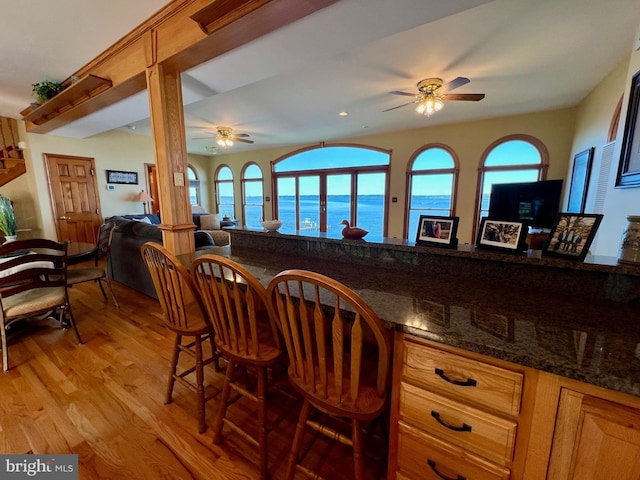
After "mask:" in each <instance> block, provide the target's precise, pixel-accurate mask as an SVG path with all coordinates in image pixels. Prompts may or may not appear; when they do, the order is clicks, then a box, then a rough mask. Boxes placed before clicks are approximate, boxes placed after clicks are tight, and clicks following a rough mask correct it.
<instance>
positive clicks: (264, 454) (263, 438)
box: [257, 367, 269, 480]
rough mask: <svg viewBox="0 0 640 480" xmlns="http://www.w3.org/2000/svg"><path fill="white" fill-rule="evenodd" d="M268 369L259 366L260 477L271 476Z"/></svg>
mask: <svg viewBox="0 0 640 480" xmlns="http://www.w3.org/2000/svg"><path fill="white" fill-rule="evenodd" d="M266 377H267V369H266V367H259V368H258V390H257V393H258V395H257V398H258V444H259V445H260V479H261V480H267V479H268V478H269V470H268V459H269V455H268V447H267V378H266Z"/></svg>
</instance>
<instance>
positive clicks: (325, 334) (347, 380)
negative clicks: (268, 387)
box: [267, 270, 391, 480]
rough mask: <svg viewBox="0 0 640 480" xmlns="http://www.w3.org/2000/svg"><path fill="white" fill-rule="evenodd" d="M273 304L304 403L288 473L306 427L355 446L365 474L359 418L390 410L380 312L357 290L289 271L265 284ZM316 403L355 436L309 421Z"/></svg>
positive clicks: (295, 465)
mask: <svg viewBox="0 0 640 480" xmlns="http://www.w3.org/2000/svg"><path fill="white" fill-rule="evenodd" d="M267 308H268V310H269V313H270V315H271V316H272V318H274V319H276V321H277V324H278V326H279V327H280V329H281V331H282V336H283V338H284V342H285V346H286V350H287V354H288V356H289V368H288V375H289V380H290V381H291V384H292V385H293V387H294V388H295V389H296V390H297V391H298V392H300V394H302V396H303V397H304V403H303V405H302V409H301V411H300V416H299V418H298V424H297V427H296V432H295V435H294V438H293V445H292V447H291V454H290V456H289V464H288V467H287V474H286V477H285V478H286V479H288V480H292V479H293V477H294V475H295V473H296V470H298V469H301V470H302V471H304V472H305V473H306V474H307V475H310V476H312V477H313V478H317V475H315V474H314V473H313V472H311V471H309V469H308V468H306V467H304V466H302V465H300V462H301V461H302V459H301V458H299V455H300V447H301V445H302V439H303V434H304V430H305V428H306V427H310V428H312V429H314V430H316V431H317V432H320V433H322V434H324V435H326V436H327V437H329V438H332V439H335V440H338V441H340V442H341V443H344V444H346V445H350V446H352V448H353V464H354V478H355V479H356V480H361V479H364V462H363V458H362V435H361V432H362V430H361V422H365V421H369V420H373V419H375V418H376V417H378V416H379V415H380V414H381V413H382V412H383V410H384V408H385V403H386V399H387V393H388V390H389V386H390V385H389V377H390V376H389V373H390V372H389V370H390V368H389V358H390V351H391V336H390V333H389V332H388V331H387V329H386V328H385V327H384V325H383V324H382V322H381V321H380V319H379V318H378V316H377V315H376V314H375V312H374V311H373V310H372V309H371V308H370V307H369V306H368V305H367V304H366V303H365V302H364V301H363V300H362V299H361V298H360V297H359V296H358V295H357V294H356V293H354V292H353V291H352V290H350V289H349V288H348V287H346V286H345V285H343V284H341V283H340V282H338V281H336V280H333V279H331V278H329V277H326V276H324V275H320V274H318V273H314V272H309V271H304V270H287V271H284V272H281V273H280V274H278V275H276V276H275V277H274V278H273V279H272V280H271V282H270V283H269V286H268V287H267ZM311 408H314V409H316V410H319V411H320V412H323V413H325V414H328V415H329V416H334V417H338V418H342V419H347V420H349V421H350V423H351V436H350V437H349V436H348V435H344V434H343V433H340V432H339V431H337V430H336V429H334V428H332V427H330V426H329V425H327V424H323V423H321V422H319V421H312V420H310V419H309V414H310V411H311Z"/></svg>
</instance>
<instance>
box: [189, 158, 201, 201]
mask: <svg viewBox="0 0 640 480" xmlns="http://www.w3.org/2000/svg"><path fill="white" fill-rule="evenodd" d="M187 178H188V179H189V203H191V205H202V203H201V201H202V198H201V196H200V180H199V178H198V172H197V171H196V169H195V168H193V167H192V166H191V165H187Z"/></svg>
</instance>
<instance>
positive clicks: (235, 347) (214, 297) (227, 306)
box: [191, 255, 282, 480]
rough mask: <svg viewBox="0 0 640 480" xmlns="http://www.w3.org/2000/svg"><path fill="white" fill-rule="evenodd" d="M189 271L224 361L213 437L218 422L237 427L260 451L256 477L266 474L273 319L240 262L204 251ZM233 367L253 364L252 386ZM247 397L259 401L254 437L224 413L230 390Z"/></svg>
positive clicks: (217, 437)
mask: <svg viewBox="0 0 640 480" xmlns="http://www.w3.org/2000/svg"><path fill="white" fill-rule="evenodd" d="M191 274H192V276H193V278H194V280H195V282H196V284H197V286H198V289H199V291H200V294H201V295H202V300H203V302H204V305H205V307H206V309H207V311H208V312H209V317H210V318H211V321H212V322H213V325H214V330H215V343H216V346H217V347H218V350H219V351H220V352H221V353H222V355H223V356H224V357H225V358H226V359H227V360H228V361H229V364H228V365H227V371H226V376H225V380H224V386H223V388H222V398H221V400H220V402H221V404H220V409H219V410H218V413H217V415H216V419H215V422H214V427H213V442H214V443H216V444H218V443H220V442H221V441H222V427H223V424H224V425H227V426H228V427H230V428H231V429H233V430H234V431H236V432H239V433H240V434H241V435H242V436H243V437H244V438H245V439H246V440H247V441H249V442H250V443H251V444H252V445H254V446H256V447H258V450H259V453H260V478H261V479H263V480H266V479H267V478H268V462H267V457H268V455H267V453H268V448H267V434H268V427H267V400H266V397H267V382H268V380H267V379H268V373H267V369H268V368H269V367H272V366H274V365H275V364H276V363H277V362H278V361H279V359H280V357H281V355H282V350H281V348H280V340H279V337H278V332H277V329H276V327H275V324H274V323H273V322H272V321H271V319H270V317H269V315H268V312H267V309H266V304H265V300H266V297H265V294H266V291H265V289H264V287H263V286H262V284H260V282H259V281H258V280H257V279H256V278H255V277H254V276H253V275H252V274H251V273H250V272H249V271H247V270H246V269H245V268H244V267H242V266H241V265H239V264H237V263H236V262H234V261H232V260H229V259H227V258H224V257H221V256H217V255H204V256H202V257H200V258H198V259H196V260H195V262H194V263H193V265H192V269H191ZM237 367H244V368H249V369H252V370H255V372H256V375H257V388H256V389H255V391H251V389H249V388H247V386H243V385H241V384H240V383H238V382H236V381H235V380H234V374H235V373H236V368H237ZM232 389H233V390H234V391H235V392H237V393H239V394H241V395H243V396H245V397H247V398H250V399H251V400H253V401H255V402H256V403H257V406H258V411H257V423H258V438H257V440H256V438H254V437H252V436H251V435H249V434H248V433H247V432H245V431H244V430H243V429H241V428H240V427H239V426H238V425H237V424H236V423H234V422H233V421H231V420H230V419H229V418H228V417H227V408H228V404H229V395H230V392H231V390H232Z"/></svg>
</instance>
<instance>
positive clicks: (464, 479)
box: [427, 458, 467, 480]
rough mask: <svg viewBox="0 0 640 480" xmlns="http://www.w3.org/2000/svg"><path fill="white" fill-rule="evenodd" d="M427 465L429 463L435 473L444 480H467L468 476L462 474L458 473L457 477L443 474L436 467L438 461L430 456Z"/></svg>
mask: <svg viewBox="0 0 640 480" xmlns="http://www.w3.org/2000/svg"><path fill="white" fill-rule="evenodd" d="M427 465H429V466H430V467H431V470H433V473H435V474H436V475H437V476H438V477H440V478H441V479H442V480H467V477H463V476H462V475H457V476H456V478H453V477H447V476H446V475H443V474H442V473H440V472H439V471H438V469H437V468H436V462H434V461H433V460H431V459H430V458H428V459H427Z"/></svg>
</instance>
